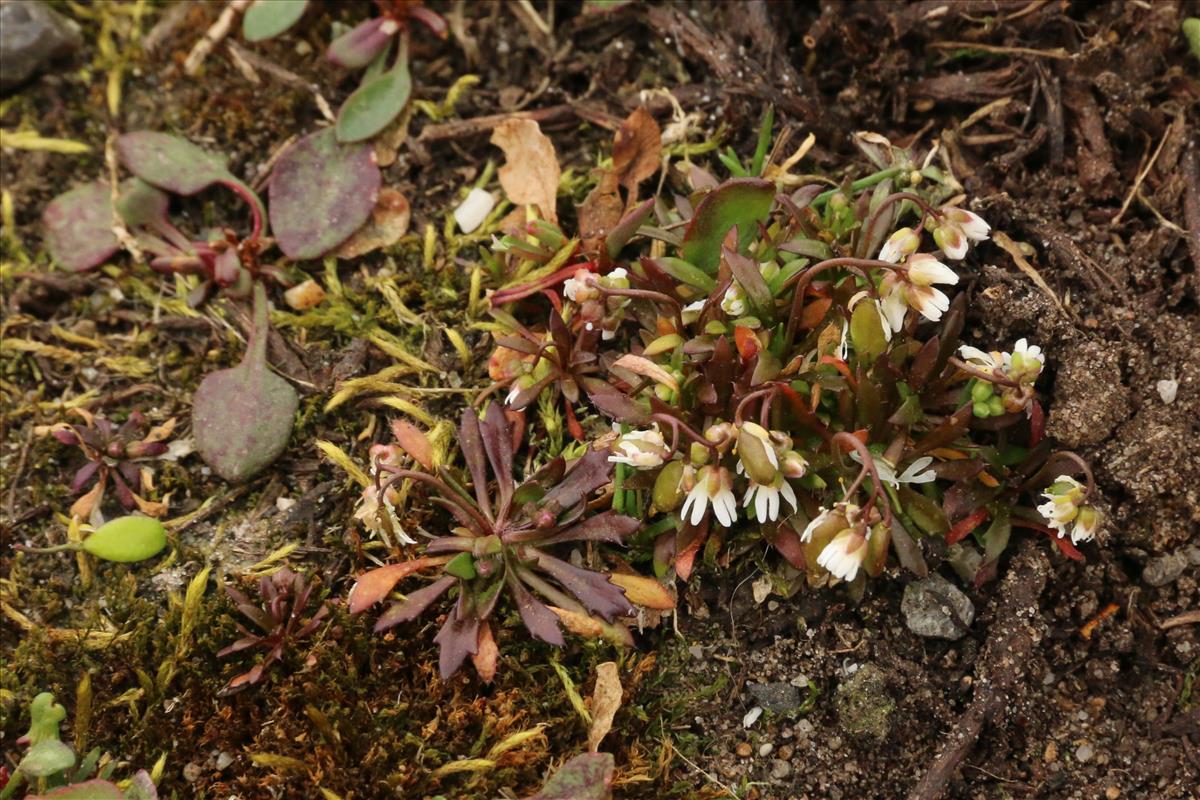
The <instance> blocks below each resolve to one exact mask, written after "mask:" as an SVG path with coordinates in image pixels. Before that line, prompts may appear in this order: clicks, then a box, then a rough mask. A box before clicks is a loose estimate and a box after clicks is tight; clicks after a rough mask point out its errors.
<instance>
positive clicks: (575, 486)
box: [538, 448, 612, 510]
mask: <svg viewBox="0 0 1200 800" xmlns="http://www.w3.org/2000/svg"><path fill="white" fill-rule="evenodd" d="M611 474H612V464H610V463H609V461H608V451H607V450H592V449H590V448H589V449H588V451H587V452H586V453H584V454H583V456H582V457H580V459H579V460H578V461H576V462H575V465H574V466H573V467H572V468H571V471H570V472H568V473H567V475H566V477H565V478H563V480H562V481H561V482H560V483H559V484H558V485H557V486H555V487H554V488H553V489H551V490H550V491H549V492H547V493H546V496H545V497H543V498H542V501H541V502H540V503H539V504H538V505H540V506H541V507H542V508H547V507H550V506H552V505H553V506H554V507H556V508H559V509H564V510H565V509H568V508H571V507H572V506H574V505H575V504H576V503H578V502H579V501H580V500H583V499H584V498H586V497H587V496H588V495H590V494H591V493H592V492H594V491H596V490H597V489H599V488H600V487H601V486H603V485H604V484H606V483H608V479H609V475H611Z"/></svg>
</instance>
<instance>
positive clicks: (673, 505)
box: [650, 461, 686, 512]
mask: <svg viewBox="0 0 1200 800" xmlns="http://www.w3.org/2000/svg"><path fill="white" fill-rule="evenodd" d="M683 471H684V463H683V462H682V461H668V462H667V463H666V464H665V465H664V466H663V468H662V469H661V470H659V473H658V477H656V478H655V479H654V489H653V491H652V492H651V495H650V496H651V500H652V501H653V503H654V507H655V508H656V509H658V510H659V511H662V512H668V511H674V510H675V509H677V508H679V504H680V503H682V502H683V497H684V495H685V494H686V492H684V490H683Z"/></svg>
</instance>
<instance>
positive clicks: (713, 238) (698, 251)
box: [681, 178, 775, 274]
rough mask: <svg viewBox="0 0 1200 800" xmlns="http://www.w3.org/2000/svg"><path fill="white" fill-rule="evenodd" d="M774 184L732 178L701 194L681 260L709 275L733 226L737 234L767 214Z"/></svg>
mask: <svg viewBox="0 0 1200 800" xmlns="http://www.w3.org/2000/svg"><path fill="white" fill-rule="evenodd" d="M774 202H775V184H773V183H771V181H765V180H762V179H761V178H734V179H733V180H728V181H725V183H723V184H721V185H720V186H718V187H717V188H715V189H713V190H712V191H710V192H709V193H708V194H707V195H705V197H704V199H703V200H701V201H700V205H699V206H697V207H696V215H695V216H694V217H692V221H691V224H689V225H688V228H687V232H686V233H684V235H683V248H682V250H681V254H682V255H683V259H684V261H687V262H688V263H690V264H694V265H696V266H697V267H699V268H700V269H702V270H704V271H705V272H708V273H710V274H712V273H715V272H716V270H717V264H718V263H719V262H720V260H721V245H722V243H723V242H724V241H725V236H726V234H728V233H729V229H730V228H732V227H734V226H735V225H736V226H737V227H738V230H739V233H742V232H744V231H745V230H748V229H750V228H751V227H752V226H754V225H757V224H758V223H759V222H760V221H761V220H763V219H765V218H766V216H767V214H769V213H771V205H772V203H774Z"/></svg>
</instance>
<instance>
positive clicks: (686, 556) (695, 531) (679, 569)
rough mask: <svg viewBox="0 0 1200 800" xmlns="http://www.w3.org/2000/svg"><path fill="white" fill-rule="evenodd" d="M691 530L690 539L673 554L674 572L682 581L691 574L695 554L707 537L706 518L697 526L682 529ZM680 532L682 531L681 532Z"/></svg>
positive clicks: (685, 581)
mask: <svg viewBox="0 0 1200 800" xmlns="http://www.w3.org/2000/svg"><path fill="white" fill-rule="evenodd" d="M687 530H691V531H692V539H691V540H690V541H689V542H688V543H687V544H686V545H684V547H683V548H682V549H680V550H679V551H678V553H677V554H676V556H675V574H676V575H678V576H679V579H680V580H682V581H683V582H684V583H687V580H688V578H690V577H691V576H692V568H693V566H694V564H695V562H696V554H697V553H699V552H700V548H701V547H702V546H703V545H704V542H705V540H707V539H708V519H707V518H705V519H704V520H703V521H701V523H700V526H699V527H691V526H688V527H685V528H684V531H687ZM681 533H682V532H681Z"/></svg>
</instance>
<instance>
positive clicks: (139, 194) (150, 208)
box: [117, 178, 170, 229]
mask: <svg viewBox="0 0 1200 800" xmlns="http://www.w3.org/2000/svg"><path fill="white" fill-rule="evenodd" d="M169 205H170V198H169V197H167V195H166V193H165V192H163V191H160V190H159V189H156V188H155V187H153V186H151V185H150V184H148V183H146V182H145V181H144V180H142V179H141V178H132V179H130V180H127V181H125V182H124V183H122V184H121V196H120V197H118V198H117V213H119V214H120V215H121V219H123V220H125V224H126V225H128V226H129V227H131V228H151V229H154V228H156V227H158V226H161V225H163V224H164V223H166V222H167V221H168V220H167V209H168V207H169Z"/></svg>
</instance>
